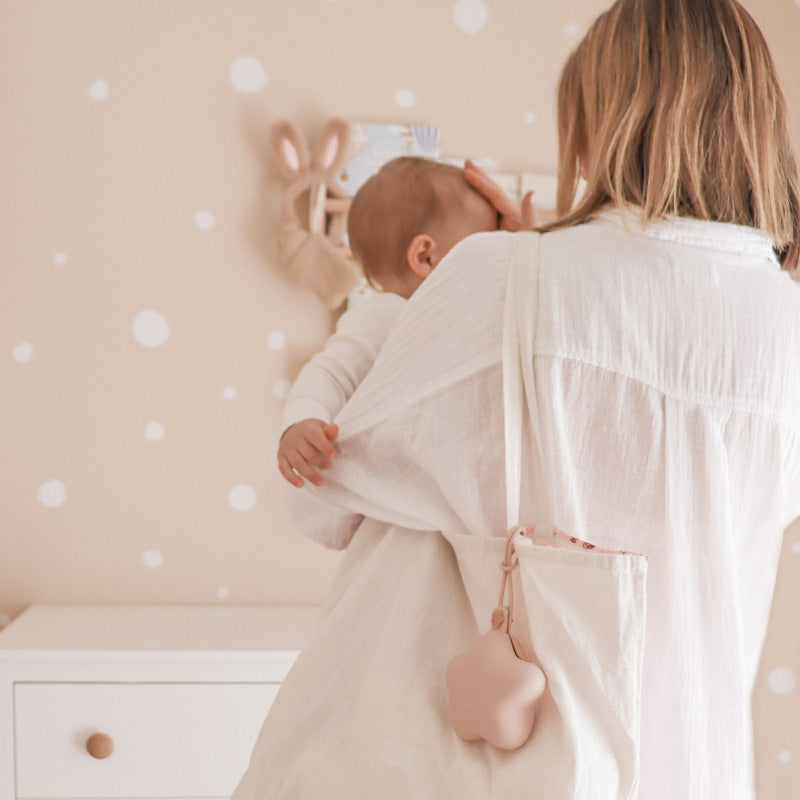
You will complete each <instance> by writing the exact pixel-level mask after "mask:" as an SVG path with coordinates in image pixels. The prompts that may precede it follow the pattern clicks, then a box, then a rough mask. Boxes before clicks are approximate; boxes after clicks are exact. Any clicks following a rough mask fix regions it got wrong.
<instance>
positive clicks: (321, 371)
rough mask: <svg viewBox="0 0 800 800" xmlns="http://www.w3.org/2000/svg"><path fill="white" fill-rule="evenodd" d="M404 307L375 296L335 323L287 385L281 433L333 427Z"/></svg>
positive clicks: (394, 298)
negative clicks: (318, 423) (315, 422)
mask: <svg viewBox="0 0 800 800" xmlns="http://www.w3.org/2000/svg"><path fill="white" fill-rule="evenodd" d="M404 305H405V300H404V299H403V298H402V297H400V296H399V295H396V294H390V293H385V294H378V295H375V296H374V297H370V298H368V299H367V300H364V301H362V302H361V303H359V304H358V305H356V306H355V307H354V308H352V309H350V310H349V311H346V312H345V313H344V314H343V315H342V316H341V317H340V319H339V322H338V324H337V326H336V332H335V333H334V334H333V335H332V336H331V337H330V338H329V339H328V341H327V342H326V343H325V347H324V349H323V350H322V351H321V352H320V353H317V354H316V355H315V356H314V357H313V358H312V359H311V360H310V361H309V362H308V363H307V364H306V365H305V366H304V367H303V368H302V369H301V370H300V373H299V375H298V376H297V379H296V380H295V382H294V384H293V385H292V388H291V390H290V391H289V394H288V396H287V398H286V403H285V404H284V408H283V416H282V420H281V423H282V424H281V431H285V430H286V429H287V428H288V427H289V426H290V425H294V423H296V422H299V421H300V420H303V419H321V420H323V422H331V421H333V418H334V417H335V416H336V415H337V414H338V413H339V411H341V409H342V408H343V407H344V404H345V403H346V402H347V401H348V400H349V399H350V397H351V396H352V394H353V392H354V391H355V390H356V388H357V387H358V385H359V384H360V383H361V381H363V380H364V377H365V376H366V374H367V373H368V372H369V370H370V369H371V367H372V365H373V364H374V363H375V359H376V358H377V356H378V352H379V351H380V349H381V347H382V346H383V343H384V342H385V341H386V337H387V336H388V335H389V331H390V330H391V329H392V326H393V325H394V323H395V321H396V320H397V317H398V316H399V315H400V312H401V311H402V309H403V307H404Z"/></svg>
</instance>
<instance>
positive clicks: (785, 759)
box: [778, 0, 800, 764]
mask: <svg viewBox="0 0 800 800" xmlns="http://www.w3.org/2000/svg"><path fill="white" fill-rule="evenodd" d="M798 2H800V0H798ZM791 760H792V753H791V751H790V750H781V751H780V753H778V761H780V762H781V764H788V763H789V762H790V761H791Z"/></svg>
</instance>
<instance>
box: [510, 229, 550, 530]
mask: <svg viewBox="0 0 800 800" xmlns="http://www.w3.org/2000/svg"><path fill="white" fill-rule="evenodd" d="M539 240H540V235H539V234H538V233H528V232H524V233H517V234H515V236H514V251H513V255H512V257H511V266H510V268H509V272H508V281H507V284H506V297H505V307H504V314H503V421H504V431H505V448H506V451H505V452H506V459H505V460H506V521H507V524H508V530H509V531H511V530H512V529H514V528H516V527H517V526H518V525H519V524H520V521H519V505H520V483H521V478H522V413H523V397H524V398H525V400H526V402H527V411H528V416H529V419H530V425H531V431H532V434H533V439H532V442H531V444H532V456H533V464H532V466H533V475H532V480H533V486H532V489H533V496H534V501H535V503H536V518H537V521H536V527H537V531H539V532H541V534H543V535H547V533H549V532H551V531H552V529H553V510H552V505H551V503H550V487H549V480H548V473H547V470H546V469H545V460H544V453H543V451H542V437H541V428H540V425H539V414H538V406H537V402H536V382H535V375H534V369H533V347H534V337H535V334H536V322H537V318H538V311H539Z"/></svg>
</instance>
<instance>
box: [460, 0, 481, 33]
mask: <svg viewBox="0 0 800 800" xmlns="http://www.w3.org/2000/svg"><path fill="white" fill-rule="evenodd" d="M453 19H454V20H455V23H456V25H458V27H459V28H460V29H461V30H462V31H464V33H468V34H470V35H472V36H474V35H475V34H476V33H478V31H480V30H482V28H483V27H484V25H486V23H487V22H488V21H489V9H488V8H486V4H485V3H484V2H483V0H459V1H458V2H457V3H456V4H455V5H454V6H453Z"/></svg>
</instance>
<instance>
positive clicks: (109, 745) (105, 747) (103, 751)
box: [86, 733, 114, 758]
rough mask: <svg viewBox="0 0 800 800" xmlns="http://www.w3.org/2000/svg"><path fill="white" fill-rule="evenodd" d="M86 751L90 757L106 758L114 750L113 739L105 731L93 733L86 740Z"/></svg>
mask: <svg viewBox="0 0 800 800" xmlns="http://www.w3.org/2000/svg"><path fill="white" fill-rule="evenodd" d="M86 751H87V752H88V753H89V755H90V756H91V757H92V758H108V757H109V756H110V755H111V754H112V753H113V752H114V740H113V739H112V738H111V737H110V736H109V735H108V734H107V733H95V734H94V735H93V736H90V737H89V738H88V739H87V740H86Z"/></svg>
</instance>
